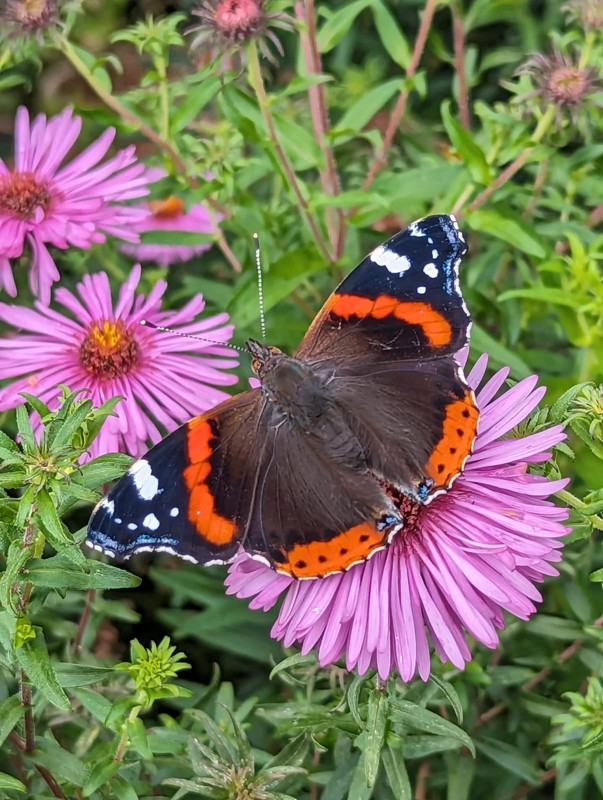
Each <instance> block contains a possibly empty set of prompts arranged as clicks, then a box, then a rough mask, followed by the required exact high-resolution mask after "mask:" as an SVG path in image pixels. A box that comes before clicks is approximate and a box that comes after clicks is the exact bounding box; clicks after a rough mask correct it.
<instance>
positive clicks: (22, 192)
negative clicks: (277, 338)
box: [0, 9, 236, 455]
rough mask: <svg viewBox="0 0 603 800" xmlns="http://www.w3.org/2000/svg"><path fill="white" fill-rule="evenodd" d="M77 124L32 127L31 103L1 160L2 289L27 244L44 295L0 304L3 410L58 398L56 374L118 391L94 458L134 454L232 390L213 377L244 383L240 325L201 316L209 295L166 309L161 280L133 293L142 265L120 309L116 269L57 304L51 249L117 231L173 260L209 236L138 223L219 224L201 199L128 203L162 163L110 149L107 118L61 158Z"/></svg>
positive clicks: (101, 396)
mask: <svg viewBox="0 0 603 800" xmlns="http://www.w3.org/2000/svg"><path fill="white" fill-rule="evenodd" d="M30 10H31V9H30ZM81 127H82V121H81V119H80V118H79V117H77V116H74V115H73V113H72V111H71V110H70V109H66V110H65V111H63V112H62V113H61V114H59V115H58V116H56V117H54V118H52V119H50V120H47V119H46V117H45V116H44V115H43V114H39V115H38V116H37V117H36V118H35V119H34V120H33V122H31V123H30V119H29V114H28V112H27V110H26V109H25V108H20V109H19V110H18V112H17V118H16V124H15V158H14V164H13V165H12V166H10V167H9V166H8V165H7V164H5V163H4V162H3V161H1V160H0V289H4V290H5V291H6V292H7V293H8V294H9V295H11V296H12V297H14V296H15V295H16V294H17V284H16V282H15V277H14V273H13V270H14V269H15V268H16V269H19V266H20V264H21V262H22V261H24V260H25V255H26V251H28V256H29V259H30V262H31V265H30V268H29V282H30V286H31V289H32V291H33V293H34V295H35V296H36V297H37V302H36V304H35V310H32V309H31V308H28V307H25V306H18V305H7V304H6V303H0V319H2V320H3V321H4V322H6V323H7V324H8V325H11V326H13V328H14V330H15V332H14V333H12V334H8V335H6V336H5V337H4V338H2V339H0V352H1V353H2V358H1V363H0V378H4V379H9V380H11V381H12V383H10V384H9V385H8V386H5V388H3V389H0V408H2V409H8V408H12V407H14V406H16V405H18V404H20V403H22V402H23V400H22V397H21V396H20V394H19V393H20V392H22V391H27V392H29V393H31V394H34V395H36V396H38V397H39V398H40V399H41V400H42V401H43V402H46V403H48V404H49V406H50V407H51V408H54V407H56V404H57V402H58V398H59V394H60V390H59V385H60V384H63V385H66V386H68V387H69V388H70V389H72V390H74V391H75V390H81V389H86V390H88V392H89V396H90V398H91V399H92V400H93V402H94V403H95V404H96V405H102V404H103V403H104V402H106V401H107V400H108V399H109V398H111V397H114V396H116V395H121V396H122V398H123V399H122V401H121V402H120V404H119V406H118V408H117V411H118V416H112V417H110V419H109V420H108V421H107V422H106V424H105V425H104V427H103V429H102V432H101V433H100V435H99V437H98V438H97V439H96V441H95V442H94V443H93V445H92V448H91V454H92V455H99V454H101V453H109V452H114V451H116V450H123V451H125V452H128V453H130V454H132V455H137V454H139V453H140V452H141V451H142V450H143V449H144V448H145V445H146V444H147V443H148V442H149V441H151V442H156V441H158V440H159V439H160V438H161V435H162V433H164V432H165V431H166V430H167V431H169V430H173V428H174V427H176V426H177V425H178V424H180V423H182V422H185V421H186V420H187V419H188V418H189V417H191V416H192V415H194V414H196V413H199V412H202V411H204V410H206V409H208V408H210V407H211V406H213V405H214V404H215V403H217V402H219V401H220V400H223V399H224V398H226V397H227V396H228V395H227V394H226V393H225V392H224V391H222V390H221V389H219V388H216V387H217V386H226V385H229V384H232V383H234V382H235V381H236V378H235V376H234V375H232V374H230V373H229V372H225V371H224V370H225V369H229V368H230V367H232V366H234V365H235V364H236V360H235V359H234V357H233V351H232V350H230V349H227V348H226V347H224V346H223V345H224V344H226V343H227V342H228V340H229V339H230V337H231V335H232V326H229V325H226V324H225V323H226V322H227V319H228V317H227V315H226V314H219V315H217V316H214V317H209V318H206V319H204V320H197V319H196V318H197V316H198V314H199V313H200V312H201V311H202V309H203V307H204V302H203V298H202V297H201V295H197V296H196V297H194V298H193V299H192V300H190V301H189V302H188V303H187V304H186V305H185V306H184V307H183V308H182V309H181V310H180V311H178V312H170V311H161V310H160V305H161V297H162V295H163V294H164V292H165V290H166V288H167V285H166V283H165V282H164V281H159V282H158V283H157V284H156V285H155V286H154V288H153V289H152V291H151V292H150V294H149V295H148V297H146V298H145V297H144V296H142V295H136V288H137V286H138V284H139V281H140V277H141V270H140V266H138V265H136V266H135V267H134V268H133V269H132V271H131V273H130V276H129V278H128V279H127V280H126V282H125V283H124V284H123V286H122V288H121V291H120V293H119V297H118V300H117V303H116V304H115V306H114V305H113V301H112V298H111V291H110V286H109V279H108V277H107V275H106V274H104V273H102V272H101V273H98V274H96V275H86V276H85V277H84V278H83V280H82V281H81V283H79V284H78V285H77V287H76V288H77V295H79V297H78V296H76V295H74V294H73V293H71V292H70V291H68V290H67V289H64V288H61V289H58V290H57V291H56V294H55V297H56V300H57V301H58V302H59V303H60V304H61V305H62V306H63V307H64V308H65V309H66V310H67V312H68V313H67V314H61V313H59V312H57V311H55V310H53V309H51V308H50V306H49V303H50V290H51V286H52V284H53V283H54V282H55V281H57V280H58V279H59V277H60V276H59V271H58V269H57V266H56V264H55V262H54V258H53V256H52V253H51V250H50V249H49V246H50V247H57V248H61V249H66V248H68V247H76V248H90V247H91V246H92V245H93V244H95V243H98V242H103V241H105V239H106V236H107V235H111V236H114V237H117V238H119V239H122V240H125V241H126V242H128V246H129V247H130V248H132V250H130V251H129V252H131V253H132V254H133V255H134V256H136V257H138V258H139V259H144V260H149V259H152V260H155V261H156V262H157V263H159V264H161V265H167V264H170V263H172V262H173V261H176V260H186V259H188V258H191V257H192V256H193V255H196V254H199V253H201V252H203V251H204V250H206V249H207V248H208V247H209V246H210V245H209V243H207V242H203V243H201V244H196V245H193V246H186V245H144V244H142V245H140V244H138V243H139V241H140V233H141V232H145V231H148V230H166V229H167V230H176V231H187V232H189V233H194V234H198V233H202V234H211V233H212V231H213V230H214V229H213V226H212V222H211V220H210V218H209V215H208V213H207V211H206V210H205V209H204V208H203V207H201V206H199V205H196V206H193V207H192V208H190V209H189V210H188V211H185V210H184V204H183V203H182V202H181V201H180V200H178V199H177V198H168V199H167V200H165V201H161V202H154V203H152V202H149V203H145V204H141V203H140V202H138V203H131V202H129V201H132V200H134V201H136V200H139V198H141V197H143V196H144V195H147V194H148V193H149V184H150V183H153V182H154V181H156V180H158V179H159V178H160V177H162V176H163V173H162V172H160V171H159V170H154V169H150V168H148V167H146V166H145V165H144V164H142V163H141V162H139V161H138V159H137V157H136V153H135V150H134V148H133V147H128V148H125V149H123V150H119V151H118V152H117V153H115V154H113V155H111V156H110V157H108V158H106V156H107V154H108V151H109V149H110V147H111V145H112V142H113V139H114V137H115V130H114V129H113V128H109V129H107V130H106V131H105V132H104V133H103V134H102V135H101V136H100V137H99V138H98V139H97V140H96V141H95V142H93V143H92V144H91V145H89V146H88V147H87V148H85V149H83V150H82V151H81V152H80V153H79V154H78V155H76V156H75V157H74V158H73V159H72V160H71V161H70V162H68V163H65V159H66V157H67V154H68V153H69V152H70V151H71V149H72V148H73V147H74V146H75V144H76V141H77V139H78V137H79V135H80V132H81ZM15 264H16V266H15ZM143 318H146V319H148V320H149V321H150V322H154V323H156V324H160V325H168V324H171V325H173V326H176V327H177V328H178V330H179V331H180V332H182V333H185V334H187V335H193V336H194V335H199V334H201V335H203V337H205V338H204V339H203V340H195V339H190V338H182V337H175V336H174V337H170V336H163V335H161V334H160V333H158V332H157V331H153V330H151V329H149V328H143V327H142V326H141V325H140V321H141V320H142V319H143ZM16 331H19V333H16ZM174 386H178V398H177V399H176V398H174V391H173V387H174Z"/></svg>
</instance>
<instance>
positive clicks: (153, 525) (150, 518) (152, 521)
mask: <svg viewBox="0 0 603 800" xmlns="http://www.w3.org/2000/svg"><path fill="white" fill-rule="evenodd" d="M142 524H143V526H144V527H145V528H148V529H149V530H150V531H156V530H157V528H158V527H159V520H158V519H157V517H156V516H155V514H147V515H146V517H145V518H144V519H143V521H142Z"/></svg>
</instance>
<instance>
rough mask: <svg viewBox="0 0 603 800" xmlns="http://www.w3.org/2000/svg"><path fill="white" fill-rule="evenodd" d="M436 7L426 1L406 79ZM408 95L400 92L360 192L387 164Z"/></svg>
mask: <svg viewBox="0 0 603 800" xmlns="http://www.w3.org/2000/svg"><path fill="white" fill-rule="evenodd" d="M437 5H438V0H427V2H426V3H425V8H424V10H423V16H422V18H421V24H420V25H419V30H418V32H417V38H416V39H415V46H414V48H413V52H412V56H411V59H410V63H409V65H408V69H407V70H406V77H407V78H412V76H413V75H414V74H415V72H416V71H417V67H418V66H419V61H420V60H421V56H422V55H423V50H424V49H425V42H426V41H427V34H428V33H429V29H430V28H431V22H432V20H433V15H434V13H435V10H436V7H437ZM409 94H410V91H409V90H408V89H404V90H403V91H402V92H400V96H399V97H398V101H397V103H396V105H395V108H394V110H393V111H392V113H391V116H390V118H389V122H388V124H387V128H386V130H385V136H384V137H383V144H382V145H381V149H380V151H379V154H378V155H377V157H376V158H375V160H374V161H373V163H372V164H371V166H370V169H369V172H368V175H367V176H366V179H365V181H364V183H363V184H362V190H363V191H364V192H366V191H367V190H368V189H369V187H370V186H371V184H372V183H373V181H374V180H375V177H376V175H377V173H378V172H379V170H380V169H381V168H382V167H384V166H385V165H386V164H387V153H388V152H389V149H390V147H391V144H392V141H393V138H394V136H395V134H396V131H397V130H398V126H399V125H400V121H401V119H402V117H403V116H404V112H405V111H406V103H407V101H408V96H409Z"/></svg>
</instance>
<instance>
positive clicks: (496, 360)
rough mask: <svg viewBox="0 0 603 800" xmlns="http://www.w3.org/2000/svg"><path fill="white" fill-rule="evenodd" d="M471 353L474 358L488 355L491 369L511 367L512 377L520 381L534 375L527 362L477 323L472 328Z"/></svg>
mask: <svg viewBox="0 0 603 800" xmlns="http://www.w3.org/2000/svg"><path fill="white" fill-rule="evenodd" d="M471 353H472V355H473V356H474V358H477V356H478V355H481V353H488V355H489V365H490V368H498V367H505V366H507V367H511V375H512V377H513V378H516V379H518V380H519V379H521V378H527V377H528V375H531V374H532V370H531V369H530V368H529V367H528V365H527V364H526V363H525V361H523V360H522V359H521V358H520V357H519V356H518V355H516V354H515V353H514V352H513V351H512V350H509V348H508V347H506V346H505V345H504V344H502V343H501V342H499V341H498V340H497V339H494V338H493V337H492V336H490V334H489V333H486V331H485V330H484V329H483V328H481V327H480V326H479V325H476V324H475V323H474V324H473V327H472V328H471Z"/></svg>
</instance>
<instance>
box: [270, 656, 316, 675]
mask: <svg viewBox="0 0 603 800" xmlns="http://www.w3.org/2000/svg"><path fill="white" fill-rule="evenodd" d="M300 664H316V654H315V653H307V654H306V655H305V656H302V654H301V653H294V654H293V655H292V656H289V657H288V658H285V659H283V660H282V661H281V662H279V663H278V664H277V665H276V667H274V669H273V670H272V672H271V673H270V675H269V676H268V678H269V680H272V679H273V678H274V676H275V675H278V674H279V672H282V671H283V670H286V669H289V667H297V666H299V665H300Z"/></svg>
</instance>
